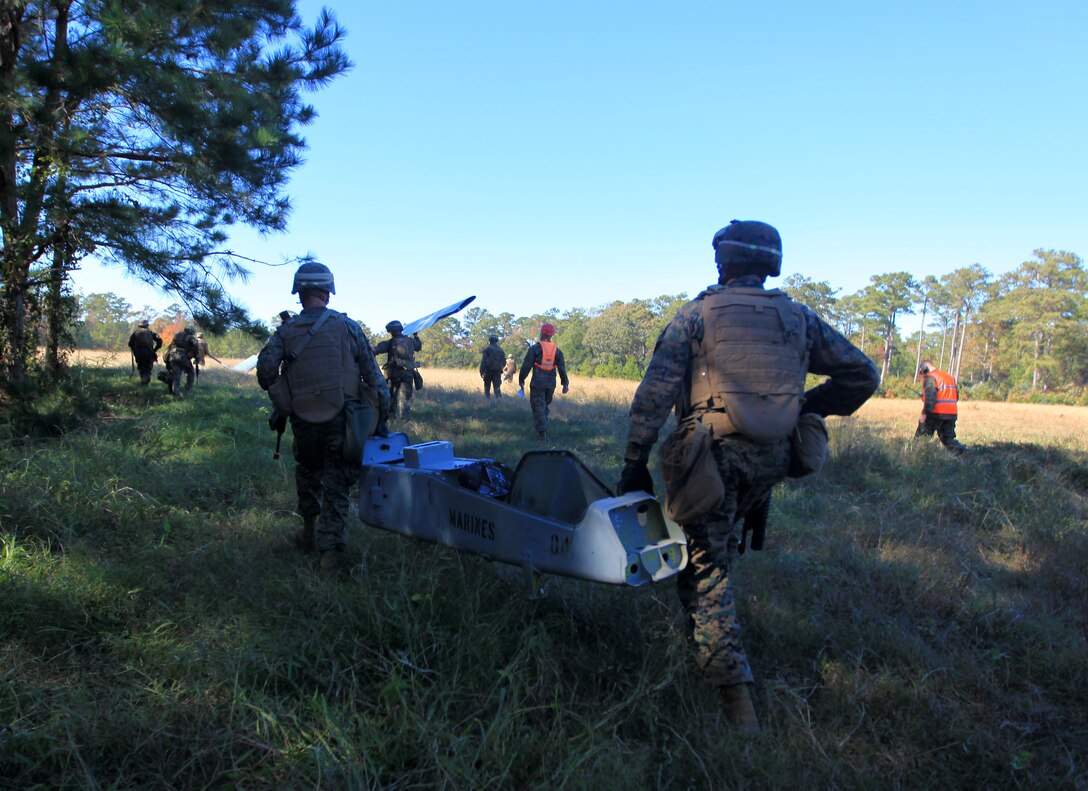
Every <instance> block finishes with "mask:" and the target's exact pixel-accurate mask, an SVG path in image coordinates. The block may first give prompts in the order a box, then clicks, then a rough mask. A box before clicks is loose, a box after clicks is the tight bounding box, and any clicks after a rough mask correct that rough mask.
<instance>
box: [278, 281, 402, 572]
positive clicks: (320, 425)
mask: <svg viewBox="0 0 1088 791" xmlns="http://www.w3.org/2000/svg"><path fill="white" fill-rule="evenodd" d="M292 293H298V294H299V298H300V301H301V302H302V306H303V310H302V312H301V313H299V314H298V315H297V316H292V317H289V318H287V319H285V320H284V321H283V323H282V324H281V325H280V326H279V327H278V328H277V330H276V332H275V334H273V336H272V337H271V338H270V339H269V341H268V343H267V344H266V345H265V347H264V348H263V349H261V352H260V354H259V355H258V356H257V383H258V384H259V385H260V386H261V387H262V388H264V389H265V390H268V389H269V388H274V389H273V391H272V392H273V393H275V392H277V390H276V389H275V388H279V387H280V386H281V385H282V384H283V382H280V381H279V380H281V378H283V379H285V380H286V381H290V382H291V401H292V407H291V412H290V420H291V431H292V434H293V435H294V441H293V443H292V447H291V450H292V453H293V454H294V457H295V489H296V492H297V494H298V512H299V514H300V515H301V516H302V519H303V526H302V529H301V530H300V531H299V532H298V533H297V534H296V536H295V544H296V546H297V547H298V548H299V549H301V550H303V551H310V550H313V549H316V550H317V551H318V552H320V553H321V560H320V566H319V568H320V570H321V571H323V572H335V571H338V570H339V559H338V555H339V553H340V552H342V551H343V549H344V547H345V545H346V543H347V522H348V513H349V507H350V494H351V487H352V486H353V485H354V484H355V482H356V481H357V480H358V478H359V469H360V467H359V463H358V462H357V461H349V460H346V459H345V458H344V443H345V435H346V432H347V428H348V417H347V415H346V414H345V413H346V411H347V410H348V409H349V408H354V406H351V405H355V404H364V403H365V404H369V405H371V406H376V407H377V425H376V426H375V427H374V433H376V434H382V435H384V434H386V431H385V426H384V424H385V420H386V417H387V413H388V409H389V390H388V389H387V387H386V384H385V379H384V378H383V377H382V372H381V369H380V368H379V367H378V362H377V360H376V359H375V358H374V353H373V351H372V350H371V348H370V343H369V342H368V341H367V338H366V335H365V334H364V333H363V331H362V329H361V328H360V327H359V325H358V323H357V322H355V321H354V320H352V319H350V318H348V317H347V316H346V315H345V314H343V313H338V312H336V311H334V310H329V308H328V307H327V305H328V301H329V294H330V293H333V294H335V293H336V286H335V282H334V280H333V276H332V272H330V271H329V269H328V267H326V266H325V265H324V264H319V263H314V262H311V263H306V264H303V265H302V266H300V267H299V269H298V271H297V272H296V273H295V279H294V284H293V288H292ZM310 330H313V334H312V336H309V331H310ZM319 336H320V337H321V338H324V339H328V340H327V342H325V341H318V340H316V339H317V338H318V337H319ZM303 337H312V338H313V339H315V342H314V343H310V342H309V341H308V340H307V341H301V338H303ZM330 345H331V347H332V351H331V352H329V347H330ZM330 354H331V355H332V356H331V357H330V356H329V355H330ZM308 355H313V357H310V359H311V360H314V359H316V360H318V363H317V365H316V367H317V368H318V369H319V370H318V371H317V372H316V375H314V371H313V370H311V369H312V368H313V367H314V365H312V364H311V366H310V367H309V368H308V367H307V366H306V364H305V362H304V361H305V360H306V359H307V356H308ZM300 361H303V362H300ZM345 361H346V362H345ZM293 365H297V366H298V367H297V368H296V370H295V372H294V375H292V373H291V366H293ZM356 372H357V373H356ZM323 373H324V374H328V375H327V376H322V374H323ZM329 376H331V380H330V379H329ZM356 376H357V377H358V378H355V377H356ZM302 377H306V379H305V381H302V380H301V378H302ZM348 379H350V380H351V381H348ZM329 384H333V387H332V388H329V387H328V385H329ZM305 385H309V386H305ZM309 394H314V395H309ZM270 395H272V393H270ZM338 404H339V406H338ZM299 413H302V414H299Z"/></svg>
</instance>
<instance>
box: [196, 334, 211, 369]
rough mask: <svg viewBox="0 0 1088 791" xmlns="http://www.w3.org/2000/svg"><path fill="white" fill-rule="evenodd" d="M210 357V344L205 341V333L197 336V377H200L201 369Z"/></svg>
mask: <svg viewBox="0 0 1088 791" xmlns="http://www.w3.org/2000/svg"><path fill="white" fill-rule="evenodd" d="M207 357H208V342H207V341H206V340H204V333H203V332H198V333H197V334H196V375H197V376H200V369H201V368H203V367H204V361H205V360H206V359H207Z"/></svg>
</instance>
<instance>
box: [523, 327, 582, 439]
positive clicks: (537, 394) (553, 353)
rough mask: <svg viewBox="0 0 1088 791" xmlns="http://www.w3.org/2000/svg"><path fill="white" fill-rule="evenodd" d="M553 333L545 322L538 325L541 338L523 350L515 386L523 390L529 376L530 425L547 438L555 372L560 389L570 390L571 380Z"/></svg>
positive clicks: (538, 437)
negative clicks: (561, 387) (531, 423)
mask: <svg viewBox="0 0 1088 791" xmlns="http://www.w3.org/2000/svg"><path fill="white" fill-rule="evenodd" d="M554 336H555V327H554V326H553V325H551V324H545V325H544V326H542V327H541V328H540V340H539V341H537V342H536V343H534V344H533V345H532V346H530V347H529V350H528V351H526V352H525V359H524V360H522V362H521V370H520V371H519V372H518V389H519V390H522V391H524V390H525V380H526V379H527V378H528V377H529V374H532V378H531V379H529V405H530V406H531V407H532V409H533V426H534V427H535V428H536V436H537V439H539V440H541V441H545V440H547V439H548V412H549V407H550V405H551V403H552V396H554V395H555V375H556V373H558V374H559V380H560V382H562V384H563V392H564V393H567V392H569V391H570V379H568V378H567V366H566V363H565V362H563V351H562V349H560V348H559V347H558V346H557V345H556V344H555V342H554V341H552V338H553V337H554Z"/></svg>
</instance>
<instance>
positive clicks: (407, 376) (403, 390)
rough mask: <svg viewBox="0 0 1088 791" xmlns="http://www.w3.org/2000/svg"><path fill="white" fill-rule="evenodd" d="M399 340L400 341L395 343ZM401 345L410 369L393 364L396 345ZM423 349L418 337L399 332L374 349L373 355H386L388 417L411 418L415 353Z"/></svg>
mask: <svg viewBox="0 0 1088 791" xmlns="http://www.w3.org/2000/svg"><path fill="white" fill-rule="evenodd" d="M398 338H400V339H402V340H400V341H397V339H398ZM398 343H399V344H400V345H401V348H402V349H403V355H402V356H404V357H406V358H407V360H408V363H409V365H410V366H411V367H407V368H406V367H404V366H403V365H398V364H397V363H396V362H395V358H396V357H397V356H398V355H396V354H395V352H396V346H397V344H398ZM422 348H423V341H421V340H420V339H419V336H418V335H401V334H400V333H399V332H398V333H397V334H396V335H394V336H393V337H392V338H389V339H388V340H384V341H382V342H381V343H379V344H378V345H377V347H376V348H375V349H374V352H375V354H384V355H386V358H385V364H384V365H383V366H382V369H383V370H384V371H385V378H386V380H387V381H388V382H389V394H390V402H389V417H391V418H395V417H397V415H400V416H401V417H403V418H404V419H405V420H407V419H408V418H410V417H411V416H412V398H413V397H414V396H415V377H416V375H417V374H416V369H415V353H416V352H418V351H420V350H421V349H422Z"/></svg>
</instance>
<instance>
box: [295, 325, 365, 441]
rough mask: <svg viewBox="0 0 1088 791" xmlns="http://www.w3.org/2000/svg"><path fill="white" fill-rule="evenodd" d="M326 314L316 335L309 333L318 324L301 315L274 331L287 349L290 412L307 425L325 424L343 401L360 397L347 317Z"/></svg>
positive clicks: (337, 411) (356, 365) (338, 410)
mask: <svg viewBox="0 0 1088 791" xmlns="http://www.w3.org/2000/svg"><path fill="white" fill-rule="evenodd" d="M328 313H329V314H331V315H329V316H328V318H326V319H325V321H324V322H322V323H321V324H320V325H319V326H318V327H317V331H316V332H311V330H313V329H314V327H315V325H316V323H317V322H316V321H315V320H313V319H310V318H309V317H303V316H301V315H300V316H296V317H295V318H294V319H293V320H292V321H291V322H290V323H289V324H284V325H281V326H280V328H279V330H277V332H279V334H280V337H281V338H282V339H283V345H284V348H285V349H286V356H285V359H286V361H287V368H286V376H287V383H288V385H290V388H291V411H292V412H294V414H296V415H298V416H299V417H300V418H302V419H303V420H306V421H308V422H310V423H326V422H328V421H330V420H332V419H333V418H334V417H336V416H337V415H338V414H340V410H342V409H343V408H344V402H345V401H346V400H348V399H359V398H361V397H362V388H361V386H360V383H359V382H360V376H361V372H360V370H359V364H358V363H357V362H356V361H355V355H354V354H352V349H351V335H350V333H349V332H348V327H347V322H346V317H345V316H344V314H343V313H337V312H336V311H328ZM317 318H318V319H320V316H319V317H317ZM306 339H309V340H306ZM300 351H301V354H300V353H299V352H300ZM296 355H297V357H296Z"/></svg>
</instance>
